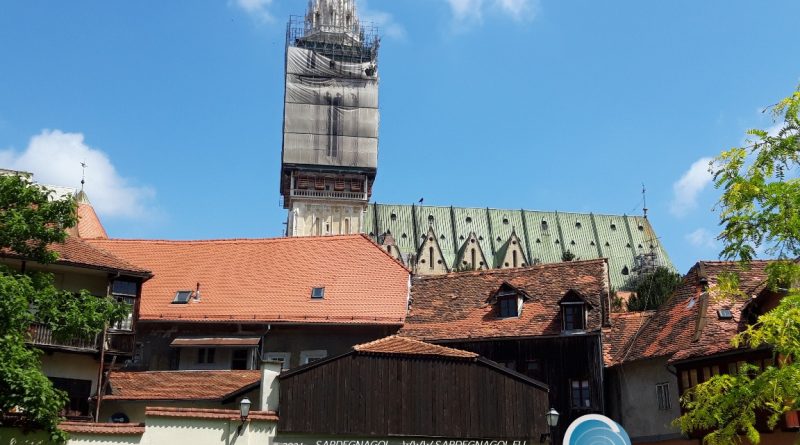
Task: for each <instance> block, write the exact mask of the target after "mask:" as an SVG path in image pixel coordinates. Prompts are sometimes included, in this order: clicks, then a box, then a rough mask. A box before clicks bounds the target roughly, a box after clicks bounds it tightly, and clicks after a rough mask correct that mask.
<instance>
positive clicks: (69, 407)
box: [48, 377, 92, 418]
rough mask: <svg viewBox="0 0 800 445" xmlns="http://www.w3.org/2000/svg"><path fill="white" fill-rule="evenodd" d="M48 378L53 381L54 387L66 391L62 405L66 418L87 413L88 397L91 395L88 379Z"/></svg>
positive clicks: (90, 385)
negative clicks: (63, 404)
mask: <svg viewBox="0 0 800 445" xmlns="http://www.w3.org/2000/svg"><path fill="white" fill-rule="evenodd" d="M48 378H49V379H50V381H52V382H53V386H54V387H55V388H57V389H60V390H62V391H64V392H65V393H67V403H66V405H65V406H64V409H65V411H66V413H65V414H66V417H67V418H70V417H81V416H88V415H89V398H91V396H92V382H91V381H90V380H77V379H67V378H59V377H48Z"/></svg>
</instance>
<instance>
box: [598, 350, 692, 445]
mask: <svg viewBox="0 0 800 445" xmlns="http://www.w3.org/2000/svg"><path fill="white" fill-rule="evenodd" d="M666 364H667V361H666V359H664V358H660V359H653V360H643V361H639V362H634V363H628V364H625V365H623V366H618V367H616V368H614V370H612V371H611V372H610V375H609V377H611V379H609V381H608V382H607V383H608V384H610V385H612V388H613V389H612V392H614V393H615V394H611V395H610V397H609V399H610V400H609V403H611V404H616V406H614V407H613V409H611V413H612V417H614V418H615V420H617V421H620V423H621V424H622V426H623V427H624V428H625V430H626V431H627V432H628V435H630V437H631V439H633V440H636V439H645V438H650V439H656V438H658V439H668V438H679V437H681V435H680V430H679V429H678V428H676V427H674V426H672V421H673V420H674V419H676V418H678V417H679V416H680V402H679V400H678V381H677V378H676V377H675V375H673V374H671V373H670V372H669V371H667V368H666ZM660 383H669V396H670V397H669V402H670V405H671V408H670V409H669V410H659V407H658V397H657V393H656V385H658V384H660Z"/></svg>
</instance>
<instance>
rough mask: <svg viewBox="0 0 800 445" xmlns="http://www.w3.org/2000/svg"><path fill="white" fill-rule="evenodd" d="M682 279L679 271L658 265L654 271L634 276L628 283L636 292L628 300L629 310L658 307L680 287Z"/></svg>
mask: <svg viewBox="0 0 800 445" xmlns="http://www.w3.org/2000/svg"><path fill="white" fill-rule="evenodd" d="M681 280H682V278H681V275H680V274H679V273H676V272H674V271H672V270H670V269H667V268H666V267H658V268H656V269H655V270H654V271H653V272H650V273H647V274H643V275H640V276H638V277H636V278H634V279H633V280H631V281H630V282H629V283H628V287H629V288H630V289H631V290H633V291H634V292H635V295H633V296H632V297H631V298H630V299H629V300H628V310H629V311H649V310H655V309H657V308H658V307H659V306H661V303H663V302H664V301H666V299H667V298H669V296H670V295H672V292H674V291H675V289H677V288H678V285H680V284H681Z"/></svg>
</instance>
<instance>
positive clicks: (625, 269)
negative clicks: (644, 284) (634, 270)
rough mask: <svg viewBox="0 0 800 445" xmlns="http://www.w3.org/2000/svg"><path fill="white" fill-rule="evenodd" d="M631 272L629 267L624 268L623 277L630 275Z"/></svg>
mask: <svg viewBox="0 0 800 445" xmlns="http://www.w3.org/2000/svg"><path fill="white" fill-rule="evenodd" d="M630 273H631V271H630V270H628V266H625V267H623V268H622V275H630Z"/></svg>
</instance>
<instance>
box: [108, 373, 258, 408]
mask: <svg viewBox="0 0 800 445" xmlns="http://www.w3.org/2000/svg"><path fill="white" fill-rule="evenodd" d="M260 382H261V371H258V370H255V371H148V372H120V371H113V372H111V373H110V374H109V386H110V394H108V395H104V396H103V399H105V400H205V401H222V400H225V399H228V398H230V397H233V396H235V395H236V394H238V393H240V392H242V391H247V390H248V389H251V388H253V387H255V386H257V385H258V384H260Z"/></svg>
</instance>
